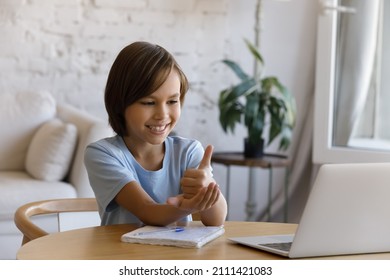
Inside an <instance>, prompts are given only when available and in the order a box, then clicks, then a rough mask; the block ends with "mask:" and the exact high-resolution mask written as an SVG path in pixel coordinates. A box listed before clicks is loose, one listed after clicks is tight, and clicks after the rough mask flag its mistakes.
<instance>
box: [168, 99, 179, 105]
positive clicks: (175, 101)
mask: <svg viewBox="0 0 390 280" xmlns="http://www.w3.org/2000/svg"><path fill="white" fill-rule="evenodd" d="M178 102H179V101H178V100H176V99H174V100H169V101H168V104H176V103H178Z"/></svg>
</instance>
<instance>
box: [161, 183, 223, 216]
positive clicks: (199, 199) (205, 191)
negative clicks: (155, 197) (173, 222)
mask: <svg viewBox="0 0 390 280" xmlns="http://www.w3.org/2000/svg"><path fill="white" fill-rule="evenodd" d="M219 194H220V190H219V187H218V185H217V184H216V183H215V182H211V183H210V184H209V185H208V186H207V187H206V188H202V189H201V190H200V191H199V192H198V193H197V194H196V195H194V196H192V197H191V198H185V197H184V195H178V196H174V197H169V198H168V199H167V204H170V205H172V206H175V207H177V208H179V209H182V210H186V211H191V212H197V211H199V212H200V211H204V210H207V209H209V208H210V207H211V206H213V205H214V204H215V203H216V202H217V200H218V198H219Z"/></svg>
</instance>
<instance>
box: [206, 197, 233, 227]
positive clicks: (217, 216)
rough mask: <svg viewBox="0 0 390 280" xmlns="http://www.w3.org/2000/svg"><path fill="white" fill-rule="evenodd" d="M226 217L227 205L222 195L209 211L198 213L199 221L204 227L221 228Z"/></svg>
mask: <svg viewBox="0 0 390 280" xmlns="http://www.w3.org/2000/svg"><path fill="white" fill-rule="evenodd" d="M226 215H227V203H226V200H225V198H224V197H223V195H220V197H219V198H218V201H217V202H216V203H215V204H214V205H213V206H212V207H211V208H209V209H207V210H204V211H202V212H200V219H201V221H202V223H203V224H204V225H205V226H221V225H223V224H224V222H225V219H226Z"/></svg>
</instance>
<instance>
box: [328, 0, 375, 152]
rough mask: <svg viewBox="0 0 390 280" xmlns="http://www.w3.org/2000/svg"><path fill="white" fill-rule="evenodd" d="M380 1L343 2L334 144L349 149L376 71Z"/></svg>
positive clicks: (347, 0)
mask: <svg viewBox="0 0 390 280" xmlns="http://www.w3.org/2000/svg"><path fill="white" fill-rule="evenodd" d="M380 1H381V0H369V1H367V0H343V1H341V4H342V5H343V6H348V7H354V8H355V9H356V13H355V14H341V17H340V26H339V30H340V32H339V34H338V38H337V40H338V54H337V63H336V69H337V70H336V77H338V78H337V79H336V81H335V82H336V87H335V91H336V100H335V101H336V104H335V119H334V144H335V146H347V145H348V142H349V140H350V137H351V135H352V134H353V132H354V129H355V127H356V125H357V122H358V120H359V116H360V115H361V114H362V111H363V109H364V105H365V103H366V100H367V95H368V92H369V87H370V83H371V78H372V75H373V70H374V62H375V53H376V43H377V29H378V17H379V8H380Z"/></svg>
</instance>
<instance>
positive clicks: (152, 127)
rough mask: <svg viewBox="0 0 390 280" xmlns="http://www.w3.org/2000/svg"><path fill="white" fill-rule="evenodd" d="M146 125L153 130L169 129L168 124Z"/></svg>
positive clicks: (162, 130)
mask: <svg viewBox="0 0 390 280" xmlns="http://www.w3.org/2000/svg"><path fill="white" fill-rule="evenodd" d="M146 127H147V128H149V129H150V130H151V131H152V132H164V131H165V130H166V129H167V127H168V124H165V125H147V126H146Z"/></svg>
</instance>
